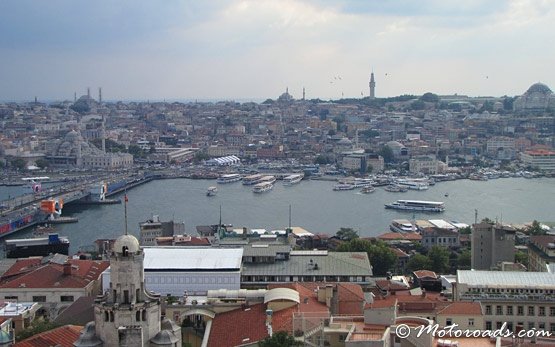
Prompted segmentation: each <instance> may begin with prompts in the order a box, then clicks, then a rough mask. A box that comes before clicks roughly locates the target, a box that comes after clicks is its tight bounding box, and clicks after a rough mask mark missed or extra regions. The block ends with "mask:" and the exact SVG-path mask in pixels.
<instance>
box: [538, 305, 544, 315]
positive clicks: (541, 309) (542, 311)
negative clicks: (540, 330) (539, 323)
mask: <svg viewBox="0 0 555 347" xmlns="http://www.w3.org/2000/svg"><path fill="white" fill-rule="evenodd" d="M538 316H545V307H543V306H540V312H539V313H538Z"/></svg>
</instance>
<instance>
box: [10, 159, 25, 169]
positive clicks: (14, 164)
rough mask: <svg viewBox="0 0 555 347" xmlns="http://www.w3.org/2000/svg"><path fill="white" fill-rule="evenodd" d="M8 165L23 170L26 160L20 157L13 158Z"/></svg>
mask: <svg viewBox="0 0 555 347" xmlns="http://www.w3.org/2000/svg"><path fill="white" fill-rule="evenodd" d="M10 165H11V167H13V168H15V169H17V170H19V171H22V170H25V169H26V168H27V162H26V161H25V160H23V159H21V158H14V159H12V160H11V161H10Z"/></svg>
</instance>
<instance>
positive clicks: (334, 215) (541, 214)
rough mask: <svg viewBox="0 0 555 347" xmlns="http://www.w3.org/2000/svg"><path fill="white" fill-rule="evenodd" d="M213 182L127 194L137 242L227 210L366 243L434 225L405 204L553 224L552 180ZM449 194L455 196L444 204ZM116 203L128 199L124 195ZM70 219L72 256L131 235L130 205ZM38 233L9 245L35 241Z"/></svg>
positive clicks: (62, 229) (166, 184)
mask: <svg viewBox="0 0 555 347" xmlns="http://www.w3.org/2000/svg"><path fill="white" fill-rule="evenodd" d="M215 183H216V182H215V181H214V180H192V179H164V180H152V181H151V182H149V183H147V184H143V185H140V186H137V187H135V188H133V189H129V190H128V191H127V195H128V198H129V203H128V226H129V232H130V233H133V234H135V235H137V234H138V225H139V223H140V222H143V221H144V220H145V219H146V218H148V217H149V216H151V215H152V214H158V215H160V218H161V219H162V220H179V221H183V222H184V223H185V232H186V233H192V234H193V235H194V234H195V227H196V226H197V225H210V224H217V223H218V220H219V209H220V206H221V207H222V222H223V223H226V224H232V225H234V226H237V227H241V226H249V227H261V228H266V229H283V228H284V227H286V226H287V225H288V223H289V205H291V210H292V214H291V220H292V223H293V225H298V226H302V227H304V228H306V229H307V230H310V231H311V232H313V233H327V234H330V235H332V234H335V232H337V230H339V228H341V227H350V228H354V229H356V230H358V231H359V234H360V235H361V236H363V237H367V236H377V235H379V234H381V233H383V232H384V231H387V230H388V229H389V225H390V223H391V221H392V220H395V219H407V220H412V219H413V216H414V218H416V219H430V218H431V217H430V214H429V213H422V212H413V211H400V210H390V209H385V208H384V205H385V204H387V203H391V202H393V201H396V200H398V199H401V196H402V199H405V200H425V201H443V202H444V203H445V212H443V213H442V214H441V217H440V218H441V219H445V220H448V221H450V220H457V221H461V222H463V223H467V224H471V223H473V222H474V218H475V210H478V219H481V218H485V217H488V218H490V219H492V220H496V219H497V220H500V221H507V222H511V223H524V222H529V221H530V220H534V219H536V220H539V221H544V222H549V221H553V211H552V207H551V206H550V205H549V204H545V203H543V202H542V201H549V199H552V197H553V196H554V194H555V184H554V180H553V179H552V178H538V179H525V178H507V179H498V180H490V181H472V180H468V179H466V180H456V181H446V182H441V183H438V184H436V185H434V186H432V187H430V188H429V189H428V190H424V191H416V190H410V191H408V192H406V193H402V195H399V193H391V192H387V191H385V190H384V187H376V188H375V192H374V193H372V194H363V193H361V192H360V191H359V190H358V189H357V190H351V191H345V192H334V191H333V190H332V188H333V186H334V185H335V184H336V182H335V181H334V182H328V181H317V180H303V181H302V182H300V183H299V184H296V185H294V186H284V185H282V184H275V185H274V188H273V189H272V190H271V191H270V192H267V193H264V194H253V192H252V186H245V185H242V184H241V182H234V183H230V184H219V185H218V186H217V189H218V193H217V195H215V196H207V195H206V191H207V188H208V187H209V186H213V185H215ZM445 193H449V196H448V197H445ZM112 198H119V199H123V194H122V193H120V195H117V194H116V195H115V196H113V197H112ZM63 215H64V216H71V217H77V218H78V219H79V222H78V223H75V224H62V225H57V226H56V232H59V233H60V235H66V236H68V237H69V238H70V240H71V246H70V252H72V253H74V252H76V251H77V250H78V249H79V247H80V246H87V245H91V244H92V243H93V241H94V240H95V239H100V238H106V239H110V238H114V236H115V235H119V234H121V232H122V230H123V228H124V218H123V205H122V204H120V205H90V206H81V205H75V204H69V205H66V206H65V207H64V211H63ZM32 233H33V231H32V229H31V228H29V229H26V230H23V231H21V232H19V233H17V234H13V235H10V236H8V237H7V239H11V238H24V237H30V236H31V235H32Z"/></svg>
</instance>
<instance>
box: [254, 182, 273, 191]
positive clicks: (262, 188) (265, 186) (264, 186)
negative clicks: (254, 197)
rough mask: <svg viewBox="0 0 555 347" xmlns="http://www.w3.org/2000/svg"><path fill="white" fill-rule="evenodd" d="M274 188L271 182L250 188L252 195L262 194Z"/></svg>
mask: <svg viewBox="0 0 555 347" xmlns="http://www.w3.org/2000/svg"><path fill="white" fill-rule="evenodd" d="M273 188H274V184H273V183H272V182H261V183H257V184H255V185H254V187H252V191H253V193H264V192H267V191H270V190H272V189H273Z"/></svg>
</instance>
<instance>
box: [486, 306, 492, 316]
mask: <svg viewBox="0 0 555 347" xmlns="http://www.w3.org/2000/svg"><path fill="white" fill-rule="evenodd" d="M486 314H491V305H486Z"/></svg>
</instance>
